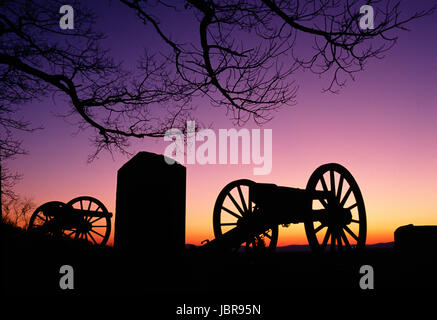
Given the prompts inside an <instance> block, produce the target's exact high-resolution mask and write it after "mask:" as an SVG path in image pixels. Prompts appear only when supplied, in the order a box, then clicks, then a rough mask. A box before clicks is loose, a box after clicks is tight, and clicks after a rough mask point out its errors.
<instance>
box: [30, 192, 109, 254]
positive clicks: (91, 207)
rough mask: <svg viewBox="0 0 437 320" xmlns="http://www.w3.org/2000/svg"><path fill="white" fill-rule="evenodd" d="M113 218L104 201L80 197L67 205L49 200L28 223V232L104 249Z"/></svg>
mask: <svg viewBox="0 0 437 320" xmlns="http://www.w3.org/2000/svg"><path fill="white" fill-rule="evenodd" d="M111 217H112V213H110V212H108V209H106V207H105V206H104V205H103V203H102V202H100V201H99V200H97V199H95V198H93V197H89V196H81V197H77V198H74V199H72V200H71V201H69V202H67V203H63V202H60V201H50V202H46V203H44V204H43V205H41V206H39V207H38V208H37V209H36V210H35V211H34V213H33V214H32V216H31V218H30V220H29V227H28V230H31V231H39V232H42V233H45V234H49V235H53V236H68V237H71V238H73V239H83V240H87V241H89V242H91V243H93V244H97V245H102V246H103V245H105V244H106V242H107V241H108V239H109V235H110V234H111Z"/></svg>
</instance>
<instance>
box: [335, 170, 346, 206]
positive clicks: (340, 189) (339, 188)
mask: <svg viewBox="0 0 437 320" xmlns="http://www.w3.org/2000/svg"><path fill="white" fill-rule="evenodd" d="M343 180H344V177H343V176H342V175H340V181H338V188H337V195H336V198H337V200H338V201H340V197H341V191H342V189H343Z"/></svg>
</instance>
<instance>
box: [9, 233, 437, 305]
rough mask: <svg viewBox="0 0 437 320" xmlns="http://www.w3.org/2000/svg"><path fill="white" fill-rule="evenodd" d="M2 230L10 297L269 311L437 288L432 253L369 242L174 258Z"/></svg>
mask: <svg viewBox="0 0 437 320" xmlns="http://www.w3.org/2000/svg"><path fill="white" fill-rule="evenodd" d="M1 235H2V244H1V245H2V250H1V267H2V269H1V274H2V278H1V292H2V295H9V296H17V295H20V296H21V295H28V296H33V295H57V296H77V295H80V296H82V295H95V296H103V297H105V296H108V297H110V296H123V295H133V296H138V297H140V298H141V297H151V296H153V299H157V300H159V301H160V303H161V305H162V304H163V303H164V304H165V303H170V307H169V308H167V309H168V310H174V309H175V308H176V307H175V306H177V305H179V304H183V303H194V304H196V303H197V304H199V303H214V304H217V303H250V304H256V303H261V304H265V303H266V301H270V302H269V303H270V304H269V306H270V308H272V307H271V306H272V303H273V305H274V306H275V307H274V308H276V307H277V304H279V306H280V307H281V308H283V309H284V310H288V305H287V304H288V303H290V304H293V302H295V301H296V298H298V299H305V300H307V301H313V300H314V301H318V300H320V298H318V297H322V298H323V299H326V298H329V299H333V300H338V301H337V302H339V301H340V300H341V299H343V298H341V299H340V296H338V295H337V294H335V292H340V293H341V294H342V296H343V297H344V296H346V297H348V296H349V298H351V297H354V296H357V295H358V296H361V295H363V294H367V295H370V294H371V295H375V294H379V292H383V293H384V294H385V293H387V292H396V291H397V290H403V291H402V292H407V291H406V290H410V289H421V288H430V289H432V288H435V287H436V285H437V268H436V261H437V259H435V258H436V254H435V253H434V254H430V253H423V252H422V253H415V254H411V253H409V254H401V253H399V252H396V251H395V250H394V249H393V248H392V247H391V245H386V246H383V247H381V246H376V247H375V246H371V247H369V248H368V249H367V250H366V251H365V252H362V253H360V254H358V253H357V254H348V255H342V254H336V255H321V256H317V255H314V254H312V253H311V252H305V251H304V250H302V248H300V250H296V248H294V250H293V248H285V249H284V248H283V249H282V250H279V252H276V253H274V254H263V255H254V254H250V253H237V254H233V255H231V254H228V255H220V254H216V253H211V252H203V251H202V250H199V249H197V248H191V249H187V250H186V251H185V252H184V253H183V254H182V255H180V256H178V257H173V258H169V257H168V256H166V255H165V254H163V255H162V256H160V257H156V256H155V257H152V256H150V254H149V250H148V249H147V248H144V251H143V252H138V253H137V254H136V255H135V256H134V257H132V256H129V257H128V256H123V255H121V254H120V252H117V251H116V250H115V249H113V248H110V247H94V246H91V245H89V244H88V243H83V242H77V241H72V240H66V239H65V240H64V239H58V240H54V239H49V238H46V237H43V236H40V235H36V234H27V233H23V232H16V230H14V229H10V228H9V227H8V226H6V227H5V226H3V227H2V232H1ZM164 251H165V250H164V248H163V249H162V252H163V253H164ZM66 264H68V265H71V266H72V267H73V269H74V286H75V288H74V290H61V289H60V288H59V279H60V277H61V274H60V273H59V269H60V267H61V266H62V265H66ZM362 265H371V266H372V267H373V269H374V276H375V278H374V286H375V289H374V290H365V291H364V290H361V289H360V286H359V280H360V277H361V276H362V275H361V274H360V273H359V270H360V267H361V266H362ZM393 289H394V290H393ZM416 291H417V290H416ZM408 292H411V291H408ZM413 292H414V291H413ZM303 297H304V298H303ZM336 297H338V298H336ZM147 301H149V302H150V301H153V300H150V298H147ZM271 301H274V302H271ZM280 301H282V302H280ZM284 301H285V302H284ZM342 301H343V300H342ZM152 305H153V303H152ZM171 312H172V313H173V311H171Z"/></svg>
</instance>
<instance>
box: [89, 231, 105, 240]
mask: <svg viewBox="0 0 437 320" xmlns="http://www.w3.org/2000/svg"><path fill="white" fill-rule="evenodd" d="M90 231H91V232H94V233H95V234H97V235H99V236H101V237H102V238H104V237H105V236H104V235H101V234H100V233H98V232H97V231H94V230H92V229H91V230H90Z"/></svg>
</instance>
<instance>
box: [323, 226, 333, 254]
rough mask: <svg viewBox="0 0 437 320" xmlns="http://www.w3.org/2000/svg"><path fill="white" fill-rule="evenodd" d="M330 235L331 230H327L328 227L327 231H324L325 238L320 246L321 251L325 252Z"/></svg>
mask: <svg viewBox="0 0 437 320" xmlns="http://www.w3.org/2000/svg"><path fill="white" fill-rule="evenodd" d="M330 235H331V230H329V227H328V230H326V234H325V238H324V239H323V242H322V245H321V247H322V250H325V247H326V245H327V244H328V240H329V236H330Z"/></svg>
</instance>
